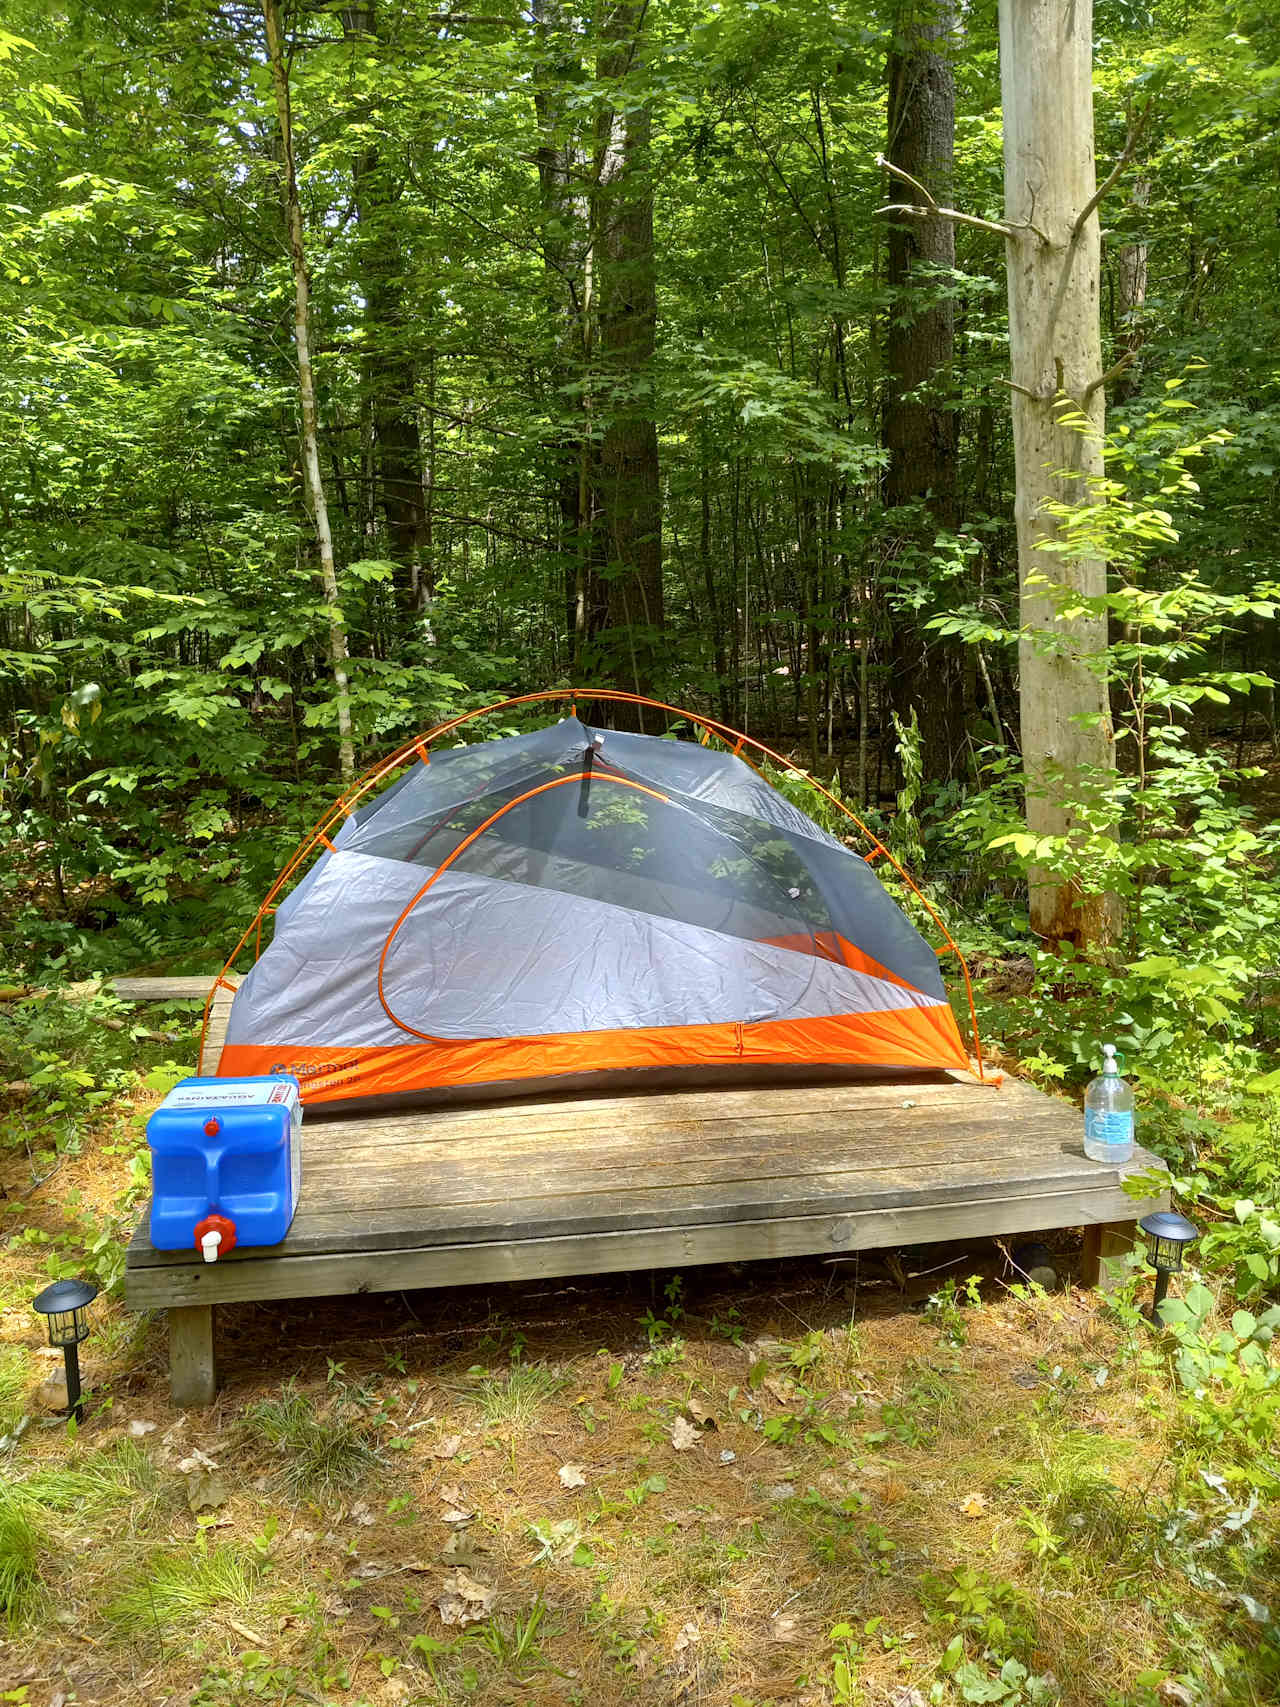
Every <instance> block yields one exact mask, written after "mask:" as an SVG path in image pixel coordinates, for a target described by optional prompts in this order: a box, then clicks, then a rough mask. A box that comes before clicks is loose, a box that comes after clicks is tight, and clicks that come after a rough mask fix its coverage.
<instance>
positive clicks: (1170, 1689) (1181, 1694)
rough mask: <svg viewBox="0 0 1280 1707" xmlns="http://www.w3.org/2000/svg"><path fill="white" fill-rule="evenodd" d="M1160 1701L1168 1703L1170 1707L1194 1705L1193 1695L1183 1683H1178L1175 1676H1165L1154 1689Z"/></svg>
mask: <svg viewBox="0 0 1280 1707" xmlns="http://www.w3.org/2000/svg"><path fill="white" fill-rule="evenodd" d="M1156 1694H1157V1695H1158V1696H1159V1697H1160V1699H1161V1700H1162V1701H1167V1702H1169V1703H1170V1707H1194V1704H1195V1699H1196V1698H1195V1696H1194V1695H1193V1694H1192V1693H1191V1691H1190V1690H1189V1689H1188V1688H1187V1686H1186V1684H1185V1683H1179V1682H1177V1680H1176V1679H1175V1678H1172V1677H1166V1678H1165V1680H1164V1682H1163V1683H1162V1684H1160V1686H1159V1687H1158V1688H1157V1690H1156Z"/></svg>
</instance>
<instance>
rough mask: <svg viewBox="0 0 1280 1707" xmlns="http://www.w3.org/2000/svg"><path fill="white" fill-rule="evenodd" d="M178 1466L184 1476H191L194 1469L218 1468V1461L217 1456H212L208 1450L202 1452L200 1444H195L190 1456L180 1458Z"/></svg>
mask: <svg viewBox="0 0 1280 1707" xmlns="http://www.w3.org/2000/svg"><path fill="white" fill-rule="evenodd" d="M178 1468H179V1470H181V1471H182V1474H183V1475H184V1476H189V1475H190V1474H191V1472H192V1471H193V1470H216V1469H217V1468H218V1461H217V1459H216V1458H210V1456H209V1454H208V1453H207V1452H201V1450H200V1448H199V1447H198V1446H194V1447H192V1449H191V1456H190V1457H189V1458H180V1459H179V1460H178Z"/></svg>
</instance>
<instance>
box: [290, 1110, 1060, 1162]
mask: <svg viewBox="0 0 1280 1707" xmlns="http://www.w3.org/2000/svg"><path fill="white" fill-rule="evenodd" d="M975 1139H977V1140H980V1141H982V1142H985V1143H987V1144H989V1145H990V1146H991V1150H992V1154H993V1155H996V1156H998V1155H1000V1154H1002V1153H1004V1152H1005V1151H1006V1150H1009V1149H1011V1148H1021V1149H1028V1148H1031V1147H1034V1148H1036V1149H1037V1150H1039V1151H1043V1150H1045V1149H1056V1148H1059V1147H1060V1146H1062V1145H1064V1144H1068V1143H1070V1144H1074V1146H1075V1148H1076V1149H1079V1148H1080V1147H1081V1146H1080V1140H1079V1136H1078V1134H1076V1133H1074V1132H1072V1133H1071V1135H1070V1138H1068V1137H1067V1136H1066V1134H1065V1132H1064V1124H1063V1120H1062V1116H1061V1114H1060V1113H1059V1111H1058V1110H1057V1109H1054V1108H1047V1109H1040V1108H1032V1109H1029V1110H1027V1111H1025V1112H1024V1113H1023V1115H1022V1116H1021V1118H1019V1119H1016V1120H1010V1121H1004V1122H999V1123H997V1122H993V1121H991V1120H989V1119H986V1118H982V1117H978V1118H975V1117H974V1115H973V1113H972V1111H969V1110H966V1109H964V1108H958V1109H957V1108H945V1109H941V1110H937V1109H923V1110H922V1109H915V1108H913V1109H906V1108H900V1109H892V1110H885V1111H883V1112H882V1113H879V1114H877V1115H876V1116H875V1117H874V1119H871V1120H865V1121H859V1122H858V1123H856V1124H855V1123H852V1122H847V1121H844V1120H837V1119H835V1118H832V1117H825V1118H824V1117H821V1116H815V1115H813V1114H801V1115H790V1114H786V1113H778V1114H768V1115H762V1116H759V1117H752V1116H746V1115H740V1116H738V1117H737V1118H736V1119H734V1120H719V1121H707V1120H678V1119H674V1118H669V1119H667V1120H664V1121H663V1122H661V1123H660V1124H650V1125H647V1126H639V1127H633V1126H631V1125H630V1124H629V1123H628V1122H627V1121H625V1120H619V1121H616V1122H613V1123H611V1124H610V1126H609V1127H608V1128H607V1129H606V1128H603V1127H600V1126H597V1127H594V1128H592V1129H591V1130H589V1131H585V1132H584V1131H577V1132H565V1131H561V1130H558V1129H557V1127H556V1126H555V1124H554V1123H553V1122H551V1121H550V1120H545V1121H538V1122H536V1123H531V1127H530V1129H527V1130H525V1131H516V1130H511V1131H507V1132H503V1133H501V1134H497V1133H494V1132H492V1131H486V1130H484V1129H483V1128H475V1129H473V1130H472V1131H470V1132H455V1133H453V1134H451V1135H449V1134H445V1133H440V1132H437V1133H434V1134H432V1135H431V1136H430V1137H429V1138H427V1139H425V1140H418V1139H416V1138H415V1137H413V1136H412V1135H411V1134H407V1133H403V1132H402V1133H400V1134H396V1135H393V1134H392V1133H391V1132H389V1131H385V1130H384V1129H383V1128H382V1127H380V1126H376V1125H375V1126H373V1127H365V1128H364V1129H363V1131H360V1130H358V1129H357V1130H352V1129H350V1128H344V1129H343V1130H342V1131H341V1132H339V1133H335V1132H334V1131H333V1130H332V1129H331V1128H328V1127H326V1126H324V1125H305V1126H304V1142H305V1144H306V1155H307V1158H308V1160H309V1161H310V1162H311V1164H312V1165H314V1166H316V1167H326V1168H346V1169H349V1170H352V1171H360V1172H364V1171H367V1170H369V1169H377V1170H378V1171H382V1170H383V1169H385V1168H394V1167H417V1168H436V1167H447V1166H449V1165H450V1164H451V1163H452V1162H454V1161H460V1162H464V1163H465V1164H466V1165H467V1166H468V1167H469V1168H472V1169H474V1168H477V1167H483V1166H485V1165H486V1163H487V1161H488V1160H490V1159H497V1158H503V1159H505V1160H507V1161H508V1162H509V1163H511V1164H512V1165H515V1166H521V1167H525V1168H528V1167H530V1166H536V1167H537V1168H538V1169H540V1170H541V1169H544V1168H547V1167H556V1166H559V1165H562V1164H563V1165H568V1164H569V1162H570V1160H571V1159H572V1165H574V1166H578V1167H583V1168H597V1169H600V1168H608V1167H611V1166H612V1165H613V1163H614V1162H615V1161H617V1160H622V1159H626V1158H631V1159H634V1160H636V1161H639V1160H640V1159H641V1158H645V1159H647V1158H653V1159H655V1160H658V1159H661V1158H663V1157H664V1156H669V1155H671V1154H672V1153H675V1154H685V1153H687V1152H688V1151H689V1150H691V1149H694V1148H696V1149H697V1150H699V1151H701V1150H703V1149H704V1148H707V1149H710V1148H711V1147H713V1146H718V1147H722V1148H731V1147H734V1146H737V1147H738V1148H740V1149H745V1148H750V1147H752V1146H755V1147H756V1148H757V1149H759V1150H761V1151H762V1152H766V1151H770V1150H776V1151H784V1150H791V1151H795V1152H802V1151H805V1150H814V1149H819V1148H821V1149H825V1150H826V1151H827V1152H828V1153H837V1152H838V1153H848V1154H860V1153H861V1152H862V1149H863V1147H866V1149H867V1150H868V1151H870V1150H871V1149H873V1148H893V1147H898V1146H902V1147H910V1146H911V1145H912V1144H915V1143H920V1142H945V1141H947V1140H954V1141H956V1142H969V1141H972V1140H975Z"/></svg>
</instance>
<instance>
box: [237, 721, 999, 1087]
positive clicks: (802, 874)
mask: <svg viewBox="0 0 1280 1707" xmlns="http://www.w3.org/2000/svg"><path fill="white" fill-rule="evenodd" d="M967 1065H968V1058H967V1054H966V1051H965V1049H964V1046H963V1045H962V1043H961V1041H960V1035H959V1031H958V1029H957V1026H956V1022H955V1019H954V1017H953V1015H952V1012H951V1008H950V1006H949V1005H948V1002H947V998H946V993H945V991H944V989H943V984H942V978H941V975H940V972H939V969H938V961H937V956H936V955H935V953H934V951H933V950H932V949H931V948H930V947H929V945H928V943H926V942H925V940H924V938H923V937H922V936H921V935H920V934H919V932H917V931H916V930H915V928H914V927H913V926H912V925H911V924H910V923H909V921H908V920H907V918H906V917H905V916H904V914H903V913H902V912H901V911H900V910H899V908H898V907H897V905H896V904H895V903H894V901H893V900H892V899H891V898H890V896H889V895H888V893H887V892H886V891H885V890H884V889H883V888H882V887H881V885H880V883H879V881H878V880H877V878H876V876H875V874H874V872H873V871H872V870H871V868H870V866H869V865H868V863H867V861H866V860H865V859H863V858H862V857H861V856H860V855H859V854H857V853H855V852H853V851H851V850H850V849H849V848H847V847H845V846H844V845H843V844H842V843H841V842H839V841H838V840H837V839H836V838H835V837H834V836H831V835H828V834H827V832H826V831H825V830H823V829H821V828H820V827H819V826H818V825H817V824H815V823H814V822H813V821H812V820H811V819H810V818H808V817H807V816H806V815H805V814H804V813H803V812H801V811H799V810H798V809H797V808H796V807H794V806H793V805H791V804H790V802H789V801H787V800H785V799H784V798H783V797H782V796H781V795H780V794H778V793H777V792H776V791H775V790H774V789H772V788H770V787H769V785H768V784H767V783H766V782H764V781H763V779H762V778H761V777H760V776H759V775H758V774H757V773H756V772H755V771H754V770H753V769H752V768H751V767H750V766H748V765H746V764H744V763H743V761H742V760H741V759H739V758H737V757H735V756H734V755H733V754H731V753H729V752H721V751H717V750H715V749H713V748H712V747H709V746H699V745H697V744H695V743H693V742H684V741H672V740H666V739H661V738H658V737H655V736H648V735H636V734H626V733H622V732H619V731H616V730H609V731H607V732H606V731H603V730H600V729H595V728H592V727H591V726H589V725H588V724H586V723H583V722H581V721H579V719H578V717H577V716H576V715H573V716H569V717H566V718H564V719H563V720H562V721H560V722H558V723H554V724H551V725H549V726H548V727H546V728H542V729H538V730H535V731H534V732H533V733H532V734H527V735H518V736H515V737H511V738H508V739H503V740H496V741H484V742H478V743H475V744H473V745H470V746H462V747H454V748H447V749H444V750H436V751H433V752H432V753H431V754H430V755H429V762H427V763H415V764H414V765H413V766H412V767H411V769H409V770H408V771H407V772H406V773H405V774H404V775H402V776H401V777H400V779H399V780H398V781H397V782H396V783H395V784H394V785H392V786H391V787H389V788H387V789H386V790H385V791H384V792H383V793H382V794H381V795H380V796H378V797H377V798H376V799H375V800H373V801H372V803H371V804H369V805H367V806H365V807H364V808H362V809H361V810H359V811H357V812H355V813H353V814H352V815H351V816H350V817H348V818H347V819H346V821H345V822H344V823H343V825H342V828H341V830H340V831H339V832H338V834H337V835H336V837H335V838H334V840H333V842H332V844H331V846H330V848H329V851H327V852H325V853H324V854H323V856H322V857H321V858H320V859H319V860H318V862H317V863H316V864H315V865H314V866H313V867H312V869H311V870H310V871H309V872H308V874H307V875H306V877H305V878H304V879H303V880H302V882H301V883H299V884H298V885H297V887H296V888H295V889H294V890H293V892H292V893H291V894H290V895H289V896H288V897H287V899H286V900H284V901H283V902H282V903H281V905H280V906H279V908H278V910H277V912H276V915H275V932H274V936H273V939H272V941H271V943H270V945H269V946H268V947H267V949H266V950H265V951H264V952H263V954H262V955H261V958H260V959H259V960H258V961H257V963H256V965H255V966H254V967H253V969H252V971H251V972H250V973H249V974H248V976H247V977H246V978H245V979H244V981H243V983H242V984H241V985H240V987H239V990H238V992H237V994H236V997H235V1000H234V1003H233V1005H232V1009H231V1017H230V1023H229V1028H228V1032H227V1041H226V1046H225V1048H224V1049H223V1051H222V1055H221V1058H220V1060H219V1063H218V1072H219V1073H220V1074H223V1075H232V1076H235V1075H241V1074H256V1073H277V1072H285V1073H293V1074H296V1076H297V1077H298V1079H299V1080H300V1081H301V1083H302V1088H303V1096H304V1099H305V1101H306V1102H307V1103H308V1104H317V1103H324V1104H331V1103H350V1102H352V1101H354V1100H363V1099H364V1098H368V1097H376V1098H405V1099H412V1100H415V1101H419V1100H429V1099H432V1098H437V1097H438V1098H442V1099H443V1098H446V1097H448V1098H457V1097H459V1096H479V1095H497V1094H503V1095H511V1094H519V1093H521V1092H529V1091H536V1090H543V1089H548V1088H554V1089H556V1090H557V1091H560V1090H572V1089H575V1088H579V1087H591V1088H595V1087H604V1086H610V1087H612V1086H625V1087H627V1088H643V1087H644V1086H645V1085H646V1084H651V1083H663V1082H673V1083H675V1082H679V1083H690V1082H693V1083H696V1082H698V1080H699V1079H700V1078H704V1079H705V1078H707V1077H714V1079H715V1080H716V1081H717V1082H722V1081H729V1082H732V1081H733V1080H735V1079H738V1080H742V1079H744V1078H750V1077H753V1076H754V1077H756V1078H773V1079H778V1078H783V1077H794V1076H797V1075H800V1076H808V1077H811V1078H816V1077H822V1076H825V1075H827V1074H829V1073H832V1072H838V1071H840V1070H846V1069H860V1070H862V1071H863V1072H865V1071H866V1070H867V1069H870V1068H875V1069H884V1068H897V1069H912V1070H917V1071H920V1070H926V1071H927V1070H935V1069H942V1068H948V1067H965V1066H967Z"/></svg>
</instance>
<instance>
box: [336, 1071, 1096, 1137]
mask: <svg viewBox="0 0 1280 1707" xmlns="http://www.w3.org/2000/svg"><path fill="white" fill-rule="evenodd" d="M1012 1083H1013V1082H1012V1081H1008V1082H1007V1083H1006V1086H1005V1087H1004V1088H1002V1089H998V1090H996V1089H992V1088H990V1087H988V1086H982V1085H979V1084H977V1083H976V1082H975V1081H973V1080H965V1079H955V1078H939V1079H934V1080H923V1081H912V1080H904V1081H901V1082H899V1081H895V1082H894V1083H892V1084H863V1083H860V1082H859V1083H856V1084H848V1085H820V1086H819V1085H813V1086H808V1085H805V1086H802V1085H794V1086H791V1085H787V1086H776V1085H771V1086H754V1087H751V1088H748V1089H741V1090H735V1089H732V1088H725V1089H722V1090H711V1091H706V1090H703V1091H697V1090H689V1091H674V1092H665V1093H664V1092H657V1091H653V1092H634V1093H627V1094H620V1095H617V1096H612V1097H595V1096H592V1097H587V1096H581V1095H577V1096H573V1095H571V1096H564V1097H554V1096H552V1097H528V1098H523V1099H516V1100H514V1101H503V1102H482V1103H477V1104H472V1105H469V1106H459V1107H456V1108H454V1107H440V1108H418V1109H404V1108H390V1109H388V1110H387V1111H386V1112H385V1113H374V1114H362V1115H355V1116H351V1115H343V1114H342V1113H341V1112H340V1111H332V1112H331V1111H330V1110H329V1109H328V1108H327V1107H326V1106H325V1105H324V1104H320V1105H318V1106H317V1107H314V1108H312V1109H310V1110H309V1111H308V1116H307V1118H308V1120H309V1121H311V1123H312V1124H313V1126H314V1127H315V1129H316V1130H317V1131H322V1132H337V1131H340V1132H343V1133H351V1134H356V1133H363V1134H365V1135H366V1136H367V1134H368V1133H369V1132H370V1130H376V1132H377V1133H378V1137H379V1141H382V1140H383V1139H384V1137H388V1136H393V1135H394V1136H399V1135H402V1134H405V1135H408V1136H409V1137H410V1138H411V1139H412V1140H413V1141H415V1142H418V1141H427V1140H429V1139H430V1138H431V1137H433V1136H436V1135H440V1134H447V1135H449V1136H454V1135H457V1134H458V1133H461V1132H474V1131H477V1130H479V1131H484V1132H490V1131H491V1132H493V1133H494V1134H495V1135H496V1134H499V1133H514V1134H516V1135H519V1134H520V1133H522V1132H526V1131H530V1132H531V1131H547V1130H556V1131H558V1132H564V1133H569V1132H574V1131H585V1132H595V1131H602V1130H603V1131H612V1130H614V1129H615V1128H617V1127H619V1126H621V1125H623V1124H625V1125H626V1126H627V1127H628V1128H632V1129H639V1128H641V1127H645V1126H651V1125H661V1124H663V1123H664V1122H665V1121H666V1120H668V1119H671V1118H673V1117H674V1118H676V1119H680V1120H692V1121H699V1122H701V1121H715V1122H723V1121H733V1120H737V1119H739V1118H741V1117H743V1116H752V1117H757V1118H766V1117H768V1116H770V1115H772V1114H773V1113H775V1112H777V1113H781V1114H785V1115H787V1116H791V1117H794V1116H799V1115H803V1114H806V1113H808V1114H811V1115H812V1116H813V1117H814V1118H815V1120H816V1119H825V1120H827V1121H829V1122H837V1121H839V1120H840V1119H842V1118H845V1117H855V1116H856V1115H857V1114H859V1113H860V1112H862V1113H879V1112H881V1111H883V1110H885V1109H891V1108H895V1107H896V1108H901V1107H902V1105H903V1103H904V1102H907V1101H911V1102H914V1103H915V1104H916V1106H917V1107H919V1108H921V1109H924V1108H926V1107H927V1108H935V1107H942V1106H944V1105H950V1106H953V1107H956V1108H964V1109H969V1110H971V1111H972V1112H974V1113H977V1112H978V1111H979V1110H984V1111H989V1117H990V1118H993V1119H996V1120H1006V1119H1007V1120H1014V1119H1016V1118H1018V1116H1019V1114H1020V1113H1021V1112H1025V1110H1026V1109H1028V1108H1030V1107H1032V1106H1043V1107H1048V1108H1051V1109H1054V1110H1055V1111H1057V1112H1058V1113H1059V1115H1061V1113H1062V1111H1063V1110H1064V1109H1069V1105H1068V1104H1065V1103H1063V1102H1061V1101H1060V1100H1058V1099H1057V1098H1054V1097H1049V1096H1046V1095H1045V1094H1044V1092H1042V1091H1037V1090H1036V1089H1035V1088H1034V1087H1033V1086H1030V1085H1018V1086H1017V1087H1016V1088H1010V1087H1011V1086H1012Z"/></svg>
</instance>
